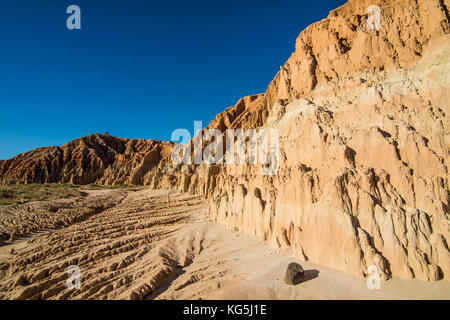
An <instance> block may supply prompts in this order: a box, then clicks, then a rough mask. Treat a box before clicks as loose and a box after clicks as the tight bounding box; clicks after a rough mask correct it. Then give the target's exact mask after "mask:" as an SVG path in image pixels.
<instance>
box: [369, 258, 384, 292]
mask: <svg viewBox="0 0 450 320" xmlns="http://www.w3.org/2000/svg"><path fill="white" fill-rule="evenodd" d="M366 285H367V288H368V289H369V290H375V289H376V290H380V289H381V270H380V268H378V266H376V265H374V264H372V265H370V266H369V267H368V268H367V280H366Z"/></svg>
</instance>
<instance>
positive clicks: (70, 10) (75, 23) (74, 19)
mask: <svg viewBox="0 0 450 320" xmlns="http://www.w3.org/2000/svg"><path fill="white" fill-rule="evenodd" d="M66 13H67V14H70V16H69V17H68V18H67V20H66V26H67V29H69V30H74V29H76V30H80V29H81V9H80V7H79V6H77V5H74V4H72V5H70V6H68V7H67V10H66Z"/></svg>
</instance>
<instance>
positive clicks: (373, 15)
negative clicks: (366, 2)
mask: <svg viewBox="0 0 450 320" xmlns="http://www.w3.org/2000/svg"><path fill="white" fill-rule="evenodd" d="M366 14H368V15H369V16H368V18H367V21H366V26H367V29H369V30H374V29H375V30H380V29H381V8H380V7H379V6H376V5H371V6H369V7H368V8H367V10H366Z"/></svg>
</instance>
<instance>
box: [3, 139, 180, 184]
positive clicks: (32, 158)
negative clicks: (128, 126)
mask: <svg viewBox="0 0 450 320" xmlns="http://www.w3.org/2000/svg"><path fill="white" fill-rule="evenodd" d="M172 145H173V143H171V142H164V141H157V140H142V139H131V140H130V139H124V138H116V137H113V136H110V135H108V134H92V135H89V136H87V137H83V138H80V139H76V140H73V141H71V142H69V143H67V144H65V145H63V146H61V147H46V148H39V149H36V150H33V151H30V152H26V153H23V154H20V155H18V156H16V157H15V158H13V159H11V160H6V161H0V183H2V184H13V183H33V182H36V183H52V182H60V183H73V184H89V183H100V184H114V185H116V184H135V185H139V184H148V183H150V182H152V183H156V184H157V183H158V181H154V180H155V179H156V180H158V179H164V177H163V176H162V175H161V174H154V173H155V172H160V171H161V170H160V169H161V168H162V167H165V166H166V165H167V162H168V161H170V154H171V150H172ZM152 179H153V180H152ZM150 180H151V181H150Z"/></svg>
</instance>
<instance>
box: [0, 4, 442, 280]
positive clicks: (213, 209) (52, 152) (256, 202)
mask: <svg viewBox="0 0 450 320" xmlns="http://www.w3.org/2000/svg"><path fill="white" fill-rule="evenodd" d="M374 2H375V3H374ZM370 5H378V6H379V9H380V11H379V12H380V19H379V20H380V21H379V22H380V25H379V27H380V28H379V29H378V30H377V29H376V28H375V29H374V28H372V29H370V28H368V23H367V22H368V20H369V19H372V18H371V16H372V14H367V13H366V11H367V8H368V7H369V6H370ZM448 8H450V3H449V1H448V0H442V1H439V0H418V1H413V0H389V1H379V2H377V1H372V0H369V1H366V0H354V1H349V2H348V3H347V4H345V5H343V6H341V7H339V8H337V9H335V10H333V11H332V12H330V14H329V16H328V18H327V19H324V20H322V21H320V22H317V23H315V24H312V25H311V26H309V27H308V28H307V29H305V30H304V31H302V32H301V34H300V35H299V37H298V39H297V41H296V46H295V52H294V53H293V54H292V55H291V57H290V58H289V59H288V61H287V62H286V63H285V65H284V66H282V67H281V68H280V72H279V73H278V74H277V75H276V77H275V78H274V80H273V81H272V82H270V84H269V86H268V89H267V92H266V93H264V94H259V95H253V96H249V97H245V98H242V99H241V100H239V101H238V103H237V104H236V105H235V106H232V107H229V108H228V109H226V110H225V111H224V112H222V113H220V114H218V115H217V116H216V118H215V119H214V120H213V121H212V122H211V123H210V124H209V125H208V127H206V128H205V129H204V130H203V132H206V130H207V129H213V128H215V129H218V130H220V131H221V132H224V131H225V130H226V129H230V128H231V129H238V128H242V129H251V128H264V129H274V130H277V132H278V135H279V162H278V167H277V171H276V174H274V175H262V174H261V165H260V164H256V165H250V164H241V165H230V164H216V165H206V164H204V163H203V164H201V165H196V164H184V165H175V164H173V163H172V162H171V151H172V148H173V144H172V143H168V142H161V141H153V140H128V139H122V138H114V137H111V136H108V135H93V136H89V137H85V138H81V139H78V140H75V141H72V142H70V143H69V144H67V145H65V146H63V147H49V148H43V149H37V150H35V151H31V152H29V153H25V154H22V155H19V156H17V157H16V158H13V159H11V160H8V161H1V162H0V182H2V183H16V182H21V183H23V182H71V183H102V184H145V185H150V186H152V187H154V188H177V189H179V190H181V191H185V192H191V193H196V194H202V195H204V196H205V197H207V198H208V199H209V200H210V203H211V205H210V210H209V215H210V217H211V218H212V219H214V220H217V221H219V222H221V223H223V224H225V225H226V226H227V227H228V228H230V229H234V230H238V231H241V232H244V233H248V234H252V235H255V236H257V237H260V238H261V239H262V240H264V241H267V242H268V243H269V244H270V245H272V246H278V247H283V248H287V249H289V250H291V252H292V254H293V255H294V256H296V257H298V258H300V259H303V260H309V261H313V262H316V263H320V264H324V265H326V266H329V267H333V268H336V269H339V270H342V271H346V272H350V273H353V274H356V275H359V276H362V277H364V276H367V270H368V267H369V266H370V265H377V266H378V267H379V268H380V270H381V272H382V275H383V277H384V279H388V278H390V277H391V276H400V277H406V278H417V279H422V280H438V279H442V278H445V279H450V253H449V247H448V244H449V235H450V232H449V227H450V224H449V206H450V195H449V187H448V181H449V174H448V166H449V161H450V157H449V145H450V123H449V115H450V107H449V105H450V90H449V88H450V77H449V74H450V35H449V33H450V27H449V11H448ZM207 145H208V143H206V142H204V141H203V143H202V145H201V146H202V148H205V147H206V146H207ZM229 151H230V150H229Z"/></svg>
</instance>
